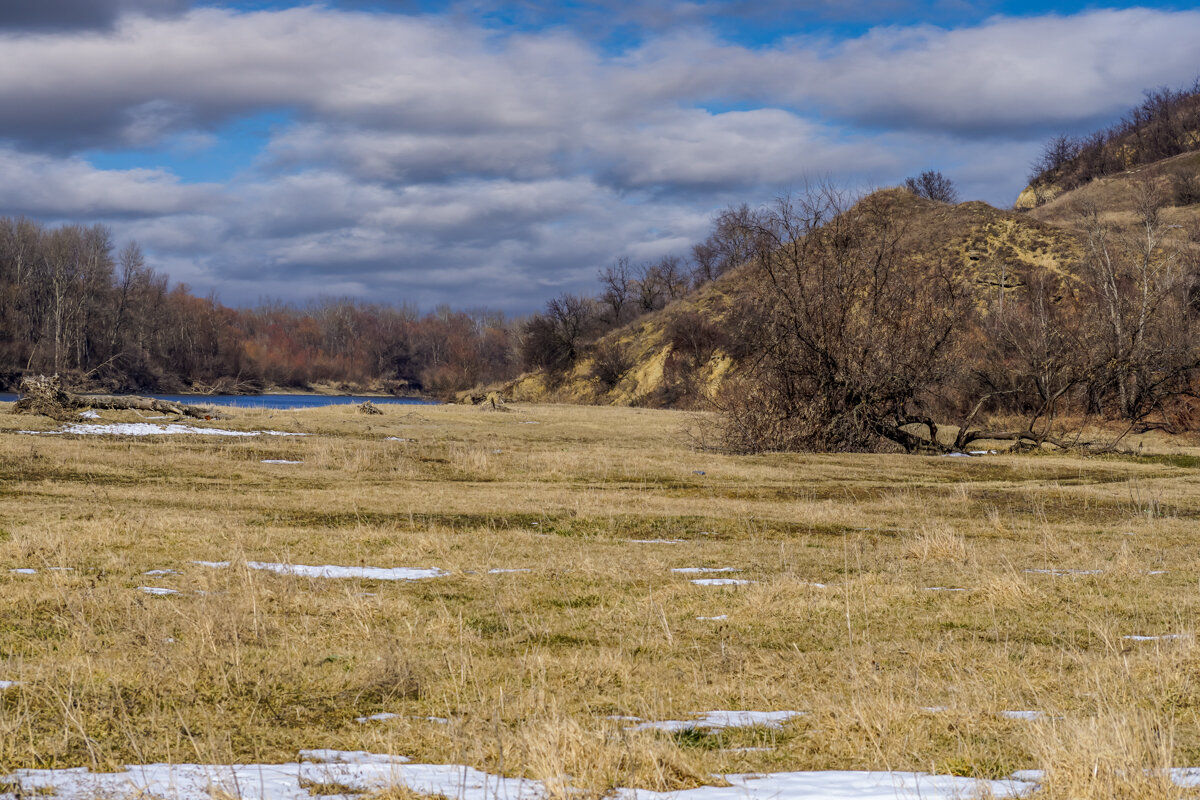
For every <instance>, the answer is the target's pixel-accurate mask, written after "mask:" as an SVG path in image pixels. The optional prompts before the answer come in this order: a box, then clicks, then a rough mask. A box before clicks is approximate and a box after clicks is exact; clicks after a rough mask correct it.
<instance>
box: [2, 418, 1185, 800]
mask: <svg viewBox="0 0 1200 800" xmlns="http://www.w3.org/2000/svg"><path fill="white" fill-rule="evenodd" d="M8 408H9V407H8V406H0V564H3V565H4V569H3V570H2V571H0V680H5V681H16V682H17V684H16V685H14V686H12V687H10V688H8V689H5V690H2V691H0V768H2V769H3V770H11V769H13V768H17V767H33V766H38V767H67V766H90V767H94V768H112V767H116V766H118V765H121V764H125V763H144V762H155V761H177V762H183V761H188V762H195V761H200V762H206V763H225V762H243V763H244V762H268V761H276V762H286V761H290V760H294V758H295V756H296V752H297V750H299V749H301V748H312V747H331V748H339V749H349V750H353V749H363V750H373V751H386V752H393V753H400V754H404V755H408V756H411V757H413V758H414V759H415V760H418V761H426V762H446V763H451V762H452V763H466V764H470V765H472V766H475V767H478V768H481V769H487V770H491V771H500V772H503V773H505V774H509V775H524V776H528V777H532V778H537V779H541V780H545V781H547V782H548V785H549V786H550V788H551V789H558V790H559V791H560V793H562V792H565V791H566V789H565V782H566V781H568V780H569V782H570V783H571V785H572V786H575V787H579V788H583V789H586V790H587V791H588V792H590V793H591V794H592V795H593V796H599V795H602V794H603V793H605V792H606V791H608V790H609V789H611V788H612V787H616V786H643V787H647V788H654V789H671V788H681V787H687V786H694V785H697V784H700V783H704V782H709V781H711V780H713V779H712V778H711V777H710V776H712V775H714V774H718V773H723V772H725V773H727V772H744V771H779V770H798V769H827V768H828V769H832V768H839V769H885V768H886V769H906V770H909V769H911V770H929V771H936V772H953V773H956V774H965V775H977V776H986V777H1000V776H1006V775H1009V774H1011V773H1012V772H1013V771H1014V770H1019V769H1033V768H1040V769H1047V770H1049V773H1048V776H1047V782H1046V789H1045V793H1046V795H1047V797H1054V798H1057V797H1118V796H1121V797H1125V796H1130V797H1151V796H1161V791H1165V789H1163V785H1162V784H1161V781H1160V780H1159V778H1158V777H1156V776H1159V773H1158V772H1155V770H1156V769H1158V768H1161V767H1164V766H1169V765H1175V766H1190V765H1200V718H1198V716H1197V710H1198V709H1200V681H1198V680H1197V679H1198V678H1200V657H1198V656H1200V651H1197V650H1196V648H1195V640H1194V638H1192V634H1195V633H1198V632H1200V630H1198V627H1200V626H1198V619H1200V595H1197V593H1196V591H1195V587H1196V581H1197V577H1198V576H1200V558H1198V553H1197V550H1196V548H1195V545H1194V542H1195V520H1196V517H1197V516H1198V515H1200V495H1197V492H1196V487H1197V482H1198V481H1197V472H1196V467H1197V466H1198V465H1200V450H1197V449H1196V448H1194V447H1190V446H1185V443H1182V442H1179V441H1177V440H1166V439H1161V438H1159V439H1153V440H1147V444H1146V450H1147V451H1153V452H1154V453H1155V455H1153V456H1148V457H1143V458H1138V459H1135V458H1129V457H1107V458H1084V457H1081V456H1074V455H1066V456H1052V455H1036V456H1034V455H1026V456H1007V455H998V456H989V457H983V458H975V459H965V458H960V459H954V458H932V457H929V458H927V457H907V456H895V455H822V456H813V455H787V454H767V455H760V456H752V457H733V456H725V455H720V454H715V453H711V452H701V451H696V450H693V449H690V447H689V444H688V442H689V441H690V440H689V438H688V437H687V436H686V435H684V433H683V430H684V428H685V427H687V426H688V425H692V424H695V423H696V421H697V419H699V420H700V424H701V425H703V424H704V423H703V418H697V417H696V416H694V415H688V414H682V413H678V412H669V411H651V410H646V409H630V408H615V407H604V408H595V407H590V408H589V407H554V406H526V407H518V408H516V409H515V410H514V411H512V412H511V413H485V412H481V411H479V410H476V409H475V408H469V407H463V406H437V407H418V408H413V407H406V408H398V407H386V408H385V413H384V415H382V416H375V417H365V416H363V415H360V414H357V413H355V411H354V409H353V408H352V407H345V406H343V407H330V408H325V409H312V410H305V411H288V412H281V411H274V412H272V411H235V412H233V418H232V419H230V420H225V421H221V422H219V423H218V422H213V423H205V424H210V425H213V426H219V427H224V428H237V429H242V430H259V429H274V430H284V431H293V432H304V433H309V434H311V435H309V436H305V437H266V436H259V437H253V438H226V437H211V438H209V437H198V436H179V437H155V438H110V437H73V436H31V435H24V434H18V433H15V431H17V430H20V429H30V428H40V429H51V428H54V427H56V425H55V424H54V423H52V422H50V421H49V420H41V419H37V418H30V417H17V416H13V415H11V414H10V413H8ZM104 417H105V419H106V420H110V421H115V420H125V421H131V420H134V419H137V417H136V415H133V414H105V415H104ZM527 423H537V424H527ZM388 437H399V438H401V439H405V440H407V441H391V440H389V439H388ZM265 459H285V460H293V461H302V462H303V463H302V464H293V465H283V464H264V463H262V461H263V460H265ZM633 540H668V541H677V542H678V543H677V544H666V543H636V542H635V541H633ZM196 561H230V562H232V564H231V566H230V567H228V568H212V567H207V566H201V565H198V564H196V563H194V562H196ZM252 561H268V562H284V563H291V564H310V565H322V564H335V565H343V566H376V567H432V566H436V567H439V568H441V569H443V570H446V571H447V572H448V573H449V574H448V575H445V576H443V577H440V578H435V579H430V580H423V581H414V582H400V583H397V582H382V581H370V580H355V579H351V580H332V579H318V578H307V577H298V576H289V575H279V574H274V573H271V572H266V571H262V570H255V569H251V568H249V567H248V566H247V562H252ZM687 567H709V568H723V567H730V568H734V569H736V570H738V572H737V573H733V574H731V576H732V577H737V578H740V579H743V580H748V581H752V583H749V584H746V585H741V586H730V587H720V586H700V585H696V584H693V583H692V582H691V579H693V578H702V577H706V576H705V575H696V574H684V573H676V572H673V571H672V570H673V569H678V568H687ZM11 569H34V570H36V573H35V574H19V573H13V572H9V570H11ZM151 570H174V571H175V572H174V574H165V575H146V574H145V573H146V572H148V571H151ZM492 570H528V571H524V572H492ZM708 577H711V576H708ZM143 586H151V587H161V588H169V589H174V590H176V591H177V592H178V594H174V595H167V596H153V595H149V594H146V593H144V592H142V591H140V590H139V587H143ZM950 590H961V591H950ZM701 617H709V618H712V617H724V618H723V619H700V618H701ZM1176 634H1181V636H1179V637H1178V638H1162V639H1155V640H1137V639H1129V638H1126V637H1130V636H1165V635H1176ZM713 709H753V710H764V711H769V710H790V709H794V710H801V711H805V712H808V713H807V714H806V715H805V716H803V717H800V718H797V719H795V720H793V721H792V722H790V723H788V724H787V725H785V726H784V727H783V728H782V729H779V730H772V729H763V728H759V729H743V730H725V731H721V732H719V733H715V734H712V735H704V734H694V733H689V734H687V735H675V736H673V735H670V734H666V733H657V732H654V731H634V730H631V729H630V727H631V726H630V723H629V722H628V721H626V720H622V719H618V718H619V717H628V716H636V717H639V718H642V719H648V720H657V719H680V718H684V717H685V715H686V714H688V712H694V711H706V710H713ZM1017 710H1029V711H1040V712H1043V716H1042V717H1041V718H1039V719H1037V720H1032V721H1031V720H1027V719H1014V718H1010V717H1009V716H1006V715H1005V714H1003V713H1002V712H1005V711H1017ZM382 712H389V713H394V714H398V715H399V716H398V717H397V718H395V719H391V720H388V721H384V722H371V723H367V724H360V723H358V722H356V721H355V719H356V718H357V717H361V716H368V715H372V714H377V713H382ZM431 718H437V719H431ZM747 747H750V748H754V749H745V748H747ZM1147 770H1149V771H1147ZM0 774H2V773H0ZM567 776H569V778H568V777H567ZM1171 791H1175V790H1174V789H1172V790H1171ZM1156 792H1159V794H1156Z"/></svg>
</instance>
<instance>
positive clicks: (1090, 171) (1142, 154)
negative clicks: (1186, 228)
mask: <svg viewBox="0 0 1200 800" xmlns="http://www.w3.org/2000/svg"><path fill="white" fill-rule="evenodd" d="M1197 149H1200V79H1198V80H1197V81H1196V83H1195V84H1193V85H1192V87H1191V88H1189V89H1184V90H1172V89H1167V88H1159V89H1155V90H1152V91H1148V92H1146V99H1145V101H1144V102H1143V103H1142V104H1141V105H1139V106H1138V107H1137V108H1134V109H1132V110H1131V111H1130V112H1129V113H1128V114H1126V115H1125V116H1124V117H1123V118H1122V119H1121V120H1120V121H1119V122H1117V123H1116V124H1114V125H1112V126H1111V127H1109V128H1107V129H1105V130H1101V131H1096V132H1095V133H1093V134H1091V135H1090V136H1087V137H1083V138H1077V137H1072V136H1066V135H1063V136H1057V137H1055V138H1054V139H1051V140H1050V141H1049V142H1048V143H1047V144H1046V148H1045V150H1044V151H1043V152H1042V156H1041V157H1040V158H1039V159H1038V161H1037V162H1036V163H1035V164H1034V165H1033V174H1032V175H1031V176H1030V180H1029V186H1028V187H1027V188H1026V189H1025V191H1023V192H1021V196H1020V197H1019V198H1017V204H1016V205H1017V208H1036V207H1038V206H1040V205H1042V204H1043V203H1046V202H1048V201H1050V200H1053V199H1054V198H1055V197H1057V196H1058V195H1060V194H1062V193H1063V192H1069V191H1071V190H1072V189H1076V188H1079V187H1080V186H1084V185H1085V184H1087V183H1088V182H1090V181H1092V180H1095V179H1096V178H1102V177H1105V176H1108V175H1113V174H1115V173H1118V172H1122V171H1125V170H1129V169H1134V168H1136V167H1140V166H1144V165H1146V164H1153V163H1155V162H1157V161H1162V160H1163V159H1166V158H1170V157H1172V156H1176V155H1179V154H1180V153H1186V152H1191V151H1194V150H1197ZM1171 179H1172V184H1173V185H1172V189H1173V191H1174V193H1175V203H1176V204H1178V205H1191V204H1194V203H1200V176H1198V175H1197V174H1196V172H1195V171H1194V170H1189V169H1179V170H1176V171H1174V172H1172V173H1171Z"/></svg>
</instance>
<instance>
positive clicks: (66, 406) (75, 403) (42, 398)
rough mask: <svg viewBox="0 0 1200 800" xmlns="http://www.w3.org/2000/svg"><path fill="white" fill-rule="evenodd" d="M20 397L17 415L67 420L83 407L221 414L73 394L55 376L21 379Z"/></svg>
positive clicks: (187, 414) (197, 416) (164, 403)
mask: <svg viewBox="0 0 1200 800" xmlns="http://www.w3.org/2000/svg"><path fill="white" fill-rule="evenodd" d="M20 393H21V396H20V397H19V398H18V399H17V403H16V405H15V406H14V408H13V410H14V411H16V412H17V413H19V414H40V415H42V416H47V417H53V418H54V419H60V420H61V419H67V418H69V417H71V416H73V415H74V412H77V411H79V410H80V409H84V408H99V409H105V410H116V411H128V410H135V411H154V412H156V413H159V414H176V415H178V416H184V417H192V418H194V419H220V418H221V416H222V415H221V414H218V413H217V412H215V411H213V410H212V409H206V408H201V407H199V406H190V405H187V404H185V403H172V402H169V401H167V400H157V399H155V398H153V397H117V396H114V395H91V394H76V393H74V392H69V391H67V390H66V389H64V388H62V383H61V381H60V380H59V378H58V376H57V375H54V376H52V377H46V376H45V375H38V376H36V377H30V378H22V379H21V386H20Z"/></svg>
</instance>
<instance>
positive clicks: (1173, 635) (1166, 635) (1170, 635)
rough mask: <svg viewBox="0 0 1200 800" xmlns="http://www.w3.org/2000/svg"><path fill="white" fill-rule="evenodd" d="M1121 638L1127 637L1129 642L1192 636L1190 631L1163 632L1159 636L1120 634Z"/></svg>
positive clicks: (1167, 639) (1156, 640)
mask: <svg viewBox="0 0 1200 800" xmlns="http://www.w3.org/2000/svg"><path fill="white" fill-rule="evenodd" d="M1121 638H1122V639H1128V640H1129V641H1131V642H1158V641H1169V640H1172V639H1190V638H1192V635H1191V634H1190V633H1164V634H1162V635H1160V636H1137V635H1134V636H1122V637H1121Z"/></svg>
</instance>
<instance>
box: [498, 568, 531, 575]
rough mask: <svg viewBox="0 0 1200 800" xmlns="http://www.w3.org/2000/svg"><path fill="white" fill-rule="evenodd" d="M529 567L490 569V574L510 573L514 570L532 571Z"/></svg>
mask: <svg viewBox="0 0 1200 800" xmlns="http://www.w3.org/2000/svg"><path fill="white" fill-rule="evenodd" d="M532 571H533V570H531V569H529V568H528V567H518V568H516V569H499V568H497V569H489V570H488V575H508V574H511V573H513V572H532Z"/></svg>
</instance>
